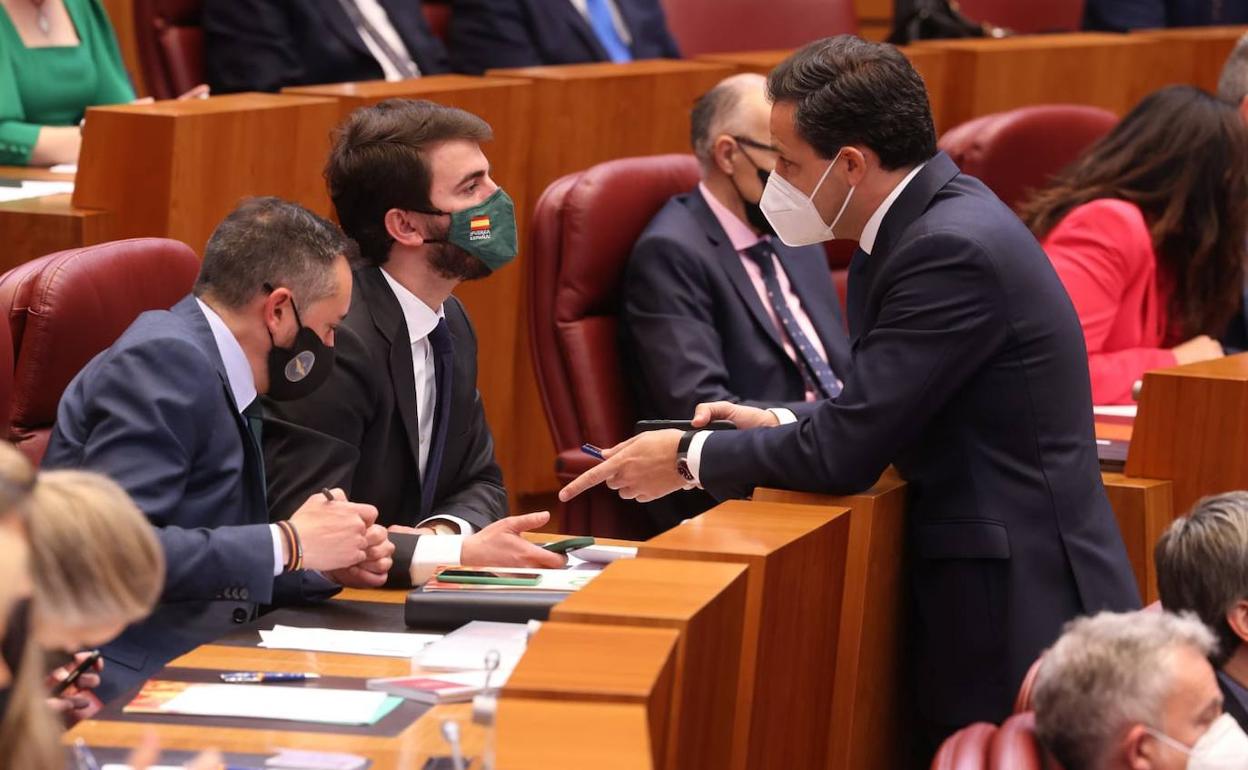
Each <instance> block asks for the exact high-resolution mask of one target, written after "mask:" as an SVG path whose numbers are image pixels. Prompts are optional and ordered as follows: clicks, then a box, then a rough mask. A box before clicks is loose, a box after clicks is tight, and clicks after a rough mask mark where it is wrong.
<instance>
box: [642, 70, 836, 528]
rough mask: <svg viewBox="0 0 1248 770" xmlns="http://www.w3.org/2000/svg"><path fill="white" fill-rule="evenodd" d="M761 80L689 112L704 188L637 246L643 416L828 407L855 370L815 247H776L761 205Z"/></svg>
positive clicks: (681, 507)
mask: <svg viewBox="0 0 1248 770" xmlns="http://www.w3.org/2000/svg"><path fill="white" fill-rule="evenodd" d="M766 91H767V82H766V79H765V78H763V77H762V76H761V75H755V74H745V75H736V76H733V77H730V78H728V79H727V80H724V81H723V82H721V83H719V84H718V85H717V86H715V87H714V88H713V89H711V90H710V91H709V92H707V93H706V94H705V95H704V96H702V98H700V99H699V100H698V102H697V104H696V105H695V106H694V109H693V130H692V132H691V133H692V137H691V138H692V143H693V151H694V154H695V155H696V156H697V158H698V163H699V166H700V167H701V176H702V180H701V182H700V183H699V184H698V186H697V188H695V189H694V190H692V191H690V192H688V193H683V194H681V195H677V196H675V197H674V198H672V199H671V200H670V201H668V202H667V205H665V206H664V207H663V209H662V210H661V211H659V213H658V215H657V216H656V217H655V218H654V220H653V221H652V222H651V223H650V225H649V226H648V227H647V228H646V230H645V232H644V233H642V235H641V238H640V239H639V240H638V241H637V244H636V246H635V247H634V249H633V254H632V257H631V259H630V260H629V264H628V272H627V275H626V277H625V281H624V291H623V312H622V322H623V332H624V338H625V342H626V350H627V355H628V356H629V358H630V361H629V363H630V364H631V365H630V366H629V367H628V371H629V372H630V373H631V374H632V376H633V386H634V390H635V393H636V396H637V401H638V414H639V415H642V416H644V417H653V418H672V419H686V418H687V417H688V416H689V415H691V414H693V410H694V408H696V407H697V405H698V404H700V403H708V402H712V401H731V402H735V403H743V404H749V405H752V406H760V407H772V406H785V405H790V406H791V405H793V404H795V403H801V402H806V401H817V400H820V399H824V398H835V397H836V395H837V394H838V393H839V392H840V388H841V378H843V377H845V376H846V373H847V372H848V369H849V365H850V353H849V343H848V340H847V338H846V333H845V327H844V324H843V323H842V320H841V309H840V303H839V301H838V300H837V296H836V290H835V287H834V284H833V281H832V276H831V273H830V272H829V270H828V264H827V258H826V256H825V253H824V250H823V247H822V246H803V247H799V248H792V247H789V246H785V245H784V244H783V243H781V242H780V239H779V238H776V237H775V233H774V231H773V230H772V229H771V226H770V224H769V223H768V222H767V219H766V217H764V216H763V214H762V211H761V210H760V209H759V199H760V198H761V197H762V194H763V187H764V186H765V185H766V183H767V176H768V174H769V173H770V172H771V169H772V168H773V167H774V166H775V163H776V151H775V150H774V149H773V148H772V146H771V141H770V137H771V132H770V129H769V128H768V121H769V117H770V114H771V105H770V103H769V102H768V101H767V93H766ZM675 497H676V498H678V499H674V500H672V501H668V502H667V503H661V504H653V505H651V506H649V508H650V513H651V517H652V518H654V519H655V523H656V524H658V525H659V526H660V527H662V528H667V527H670V526H672V525H674V524H676V523H678V522H679V520H680V519H682V518H686V517H688V516H691V515H695V514H697V513H700V512H701V511H703V510H706V509H707V508H709V507H710V505H711V499H710V497H709V496H707V495H705V494H704V493H701V492H695V493H685V494H682V495H676V496H675Z"/></svg>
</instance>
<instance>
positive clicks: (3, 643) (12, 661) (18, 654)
mask: <svg viewBox="0 0 1248 770" xmlns="http://www.w3.org/2000/svg"><path fill="white" fill-rule="evenodd" d="M29 634H30V600H29V599H22V600H21V601H19V602H16V603H15V604H14V605H13V609H12V611H11V612H10V613H9V622H8V624H7V625H5V629H4V638H3V639H0V657H2V658H4V665H5V667H6V668H8V669H9V676H10V685H9V686H8V687H5V688H4V689H0V720H3V719H4V713H5V711H6V710H7V709H8V707H9V694H10V693H11V692H12V690H13V686H12V682H16V681H17V675H18V672H19V671H20V670H21V667H22V653H23V652H25V650H26V639H27V637H28V635H29Z"/></svg>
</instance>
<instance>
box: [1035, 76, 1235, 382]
mask: <svg viewBox="0 0 1248 770" xmlns="http://www.w3.org/2000/svg"><path fill="white" fill-rule="evenodd" d="M1246 140H1248V129H1245V127H1244V124H1243V122H1242V121H1241V120H1240V119H1239V115H1238V113H1237V112H1236V110H1235V108H1234V107H1232V106H1230V105H1228V104H1227V103H1225V102H1223V101H1221V100H1219V99H1217V98H1215V97H1213V96H1211V95H1210V94H1207V93H1205V92H1204V91H1201V90H1200V89H1197V88H1193V87H1191V86H1172V87H1169V88H1164V89H1162V90H1160V91H1157V92H1156V93H1153V94H1151V95H1149V96H1147V97H1145V99H1144V100H1143V101H1141V102H1140V104H1139V105H1137V106H1136V107H1135V109H1133V110H1132V111H1131V112H1130V113H1129V114H1128V115H1127V116H1126V117H1125V118H1123V120H1122V122H1121V123H1119V124H1118V126H1117V127H1115V128H1114V130H1113V131H1111V132H1110V133H1109V135H1108V136H1106V137H1105V138H1104V139H1102V140H1100V141H1099V142H1097V143H1096V144H1095V145H1093V146H1092V147H1091V148H1090V149H1089V150H1088V151H1087V152H1086V153H1085V154H1084V156H1083V157H1082V158H1080V159H1079V160H1078V161H1076V162H1075V163H1073V164H1072V165H1071V166H1070V167H1068V168H1067V169H1065V170H1064V171H1062V172H1061V173H1060V174H1058V175H1057V177H1056V179H1055V180H1054V182H1053V183H1052V184H1051V185H1050V186H1049V187H1048V188H1047V189H1045V190H1042V191H1041V192H1039V193H1038V194H1036V195H1035V196H1033V198H1032V199H1031V200H1030V201H1029V202H1028V203H1026V204H1025V205H1024V207H1023V217H1024V219H1025V220H1026V222H1027V223H1028V225H1029V226H1030V227H1031V229H1032V230H1033V231H1034V232H1035V234H1036V236H1037V237H1038V238H1040V239H1042V244H1043V246H1044V249H1045V251H1046V252H1047V253H1048V255H1049V259H1051V260H1052V261H1053V266H1054V267H1055V268H1056V270H1057V273H1058V275H1059V276H1060V277H1061V279H1062V283H1063V284H1065V286H1066V290H1067V292H1069V294H1070V297H1071V299H1072V300H1073V301H1074V304H1075V310H1076V311H1077V312H1078V313H1079V320H1080V323H1081V324H1082V325H1083V332H1084V337H1085V339H1086V342H1087V348H1088V368H1089V370H1090V373H1091V376H1092V399H1093V402H1094V403H1097V404H1123V403H1130V401H1131V400H1132V390H1133V388H1134V385H1135V383H1136V382H1137V381H1139V380H1140V379H1141V378H1142V377H1143V376H1144V373H1145V372H1147V371H1149V370H1151V369H1161V368H1166V367H1171V366H1175V365H1177V364H1187V363H1192V362H1195V361H1203V360H1207V359H1211V358H1218V357H1221V356H1222V354H1223V351H1222V346H1221V344H1220V343H1218V342H1217V340H1216V339H1214V337H1217V336H1219V335H1221V334H1222V332H1223V330H1225V329H1226V327H1227V324H1228V322H1229V321H1230V320H1231V318H1232V317H1233V316H1234V315H1235V313H1236V312H1237V310H1238V309H1239V305H1240V296H1241V293H1242V287H1243V277H1244V267H1243V261H1244V256H1245V234H1246V227H1248V143H1246Z"/></svg>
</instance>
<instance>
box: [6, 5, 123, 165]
mask: <svg viewBox="0 0 1248 770" xmlns="http://www.w3.org/2000/svg"><path fill="white" fill-rule="evenodd" d="M131 101H134V88H133V87H132V86H131V85H130V79H129V77H128V76H127V75H126V69H125V67H124V66H123V65H122V62H121V52H120V50H119V49H118V46H117V38H116V36H115V35H114V34H113V27H112V25H111V24H110V23H109V21H108V15H107V14H106V13H105V11H104V8H103V7H102V6H101V5H100V2H99V0H0V165H9V166H25V165H33V166H50V165H53V164H56V163H75V162H77V160H78V149H79V147H80V146H81V144H82V133H81V129H80V128H79V126H80V124H81V123H82V119H83V115H84V114H85V113H86V110H87V107H91V106H94V105H98V104H124V103H126V102H131Z"/></svg>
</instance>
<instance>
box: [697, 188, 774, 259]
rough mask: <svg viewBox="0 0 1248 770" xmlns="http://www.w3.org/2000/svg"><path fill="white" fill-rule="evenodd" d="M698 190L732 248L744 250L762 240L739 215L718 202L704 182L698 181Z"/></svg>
mask: <svg viewBox="0 0 1248 770" xmlns="http://www.w3.org/2000/svg"><path fill="white" fill-rule="evenodd" d="M698 192H700V193H702V197H703V199H705V200H706V205H707V206H709V207H710V209H711V213H712V214H714V215H715V219H716V220H718V221H719V226H720V227H722V228H724V233H726V234H727V235H728V240H729V242H731V243H732V248H733V249H735V250H736V251H745V250H746V249H748V248H750V247H751V246H753V245H754V244H756V243H758V242H759V241H760V240H762V239H761V238H759V237H758V236H757V235H755V234H754V231H753V230H751V229H750V226H749V225H747V224H746V223H745V222H742V221H741V217H739V216H737V215H736V214H734V213H732V211H730V210H729V209H728V207H727V206H725V205H724V204H722V203H720V202H719V199H718V198H716V197H715V195H714V193H712V192H711V190H710V188H709V187H707V186H706V183H705V182H698Z"/></svg>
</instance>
